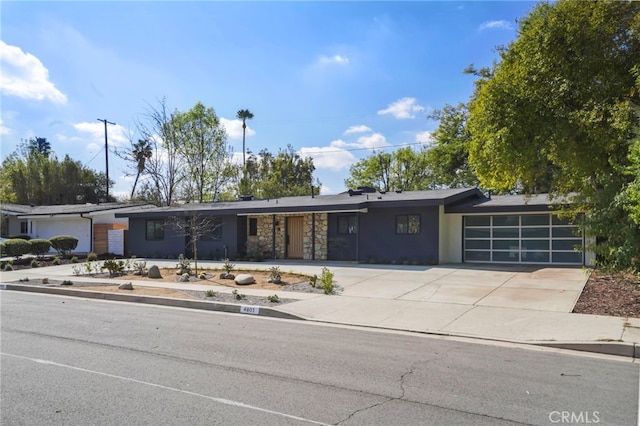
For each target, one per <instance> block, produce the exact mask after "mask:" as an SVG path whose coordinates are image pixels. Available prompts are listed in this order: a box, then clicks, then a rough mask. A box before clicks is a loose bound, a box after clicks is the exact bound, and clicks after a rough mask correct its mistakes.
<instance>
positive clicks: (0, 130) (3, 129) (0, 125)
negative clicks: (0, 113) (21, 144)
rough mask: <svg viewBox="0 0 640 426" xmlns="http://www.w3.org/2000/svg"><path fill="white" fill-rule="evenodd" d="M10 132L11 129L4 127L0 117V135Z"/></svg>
mask: <svg viewBox="0 0 640 426" xmlns="http://www.w3.org/2000/svg"><path fill="white" fill-rule="evenodd" d="M9 133H11V129H9V128H8V127H5V126H4V125H3V123H2V118H0V135H8V134H9Z"/></svg>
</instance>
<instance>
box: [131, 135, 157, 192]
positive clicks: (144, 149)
mask: <svg viewBox="0 0 640 426" xmlns="http://www.w3.org/2000/svg"><path fill="white" fill-rule="evenodd" d="M152 155H153V151H152V149H151V144H150V143H149V141H148V140H146V139H138V142H137V143H135V144H133V149H132V150H131V156H132V157H133V161H135V162H136V163H137V164H136V165H137V168H138V174H136V180H135V182H133V188H132V189H131V198H132V199H133V194H134V193H135V192H136V185H137V184H138V179H139V178H140V175H141V174H142V172H144V168H145V166H146V164H147V160H148V159H149V158H151V156H152Z"/></svg>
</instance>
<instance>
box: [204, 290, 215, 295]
mask: <svg viewBox="0 0 640 426" xmlns="http://www.w3.org/2000/svg"><path fill="white" fill-rule="evenodd" d="M204 295H205V296H207V297H215V296H216V292H215V291H213V290H207V291H205V292H204Z"/></svg>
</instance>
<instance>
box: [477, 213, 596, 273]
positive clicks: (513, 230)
mask: <svg viewBox="0 0 640 426" xmlns="http://www.w3.org/2000/svg"><path fill="white" fill-rule="evenodd" d="M582 247H583V238H582V237H581V236H580V234H579V228H578V226H577V225H574V224H571V223H569V222H568V221H566V220H561V219H559V218H558V217H557V216H554V215H551V214H532V215H491V216H489V215H481V216H480V215H478V216H476V215H474V216H465V217H464V261H465V262H495V263H545V264H558V265H583V264H584V256H583V253H582V251H580V249H581V248H582Z"/></svg>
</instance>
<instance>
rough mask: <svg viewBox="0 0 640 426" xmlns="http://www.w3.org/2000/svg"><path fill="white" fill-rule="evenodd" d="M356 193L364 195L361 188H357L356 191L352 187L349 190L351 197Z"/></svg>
mask: <svg viewBox="0 0 640 426" xmlns="http://www.w3.org/2000/svg"><path fill="white" fill-rule="evenodd" d="M354 195H362V191H360V190H359V189H358V190H355V191H354V190H353V189H350V190H349V197H353V196H354Z"/></svg>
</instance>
